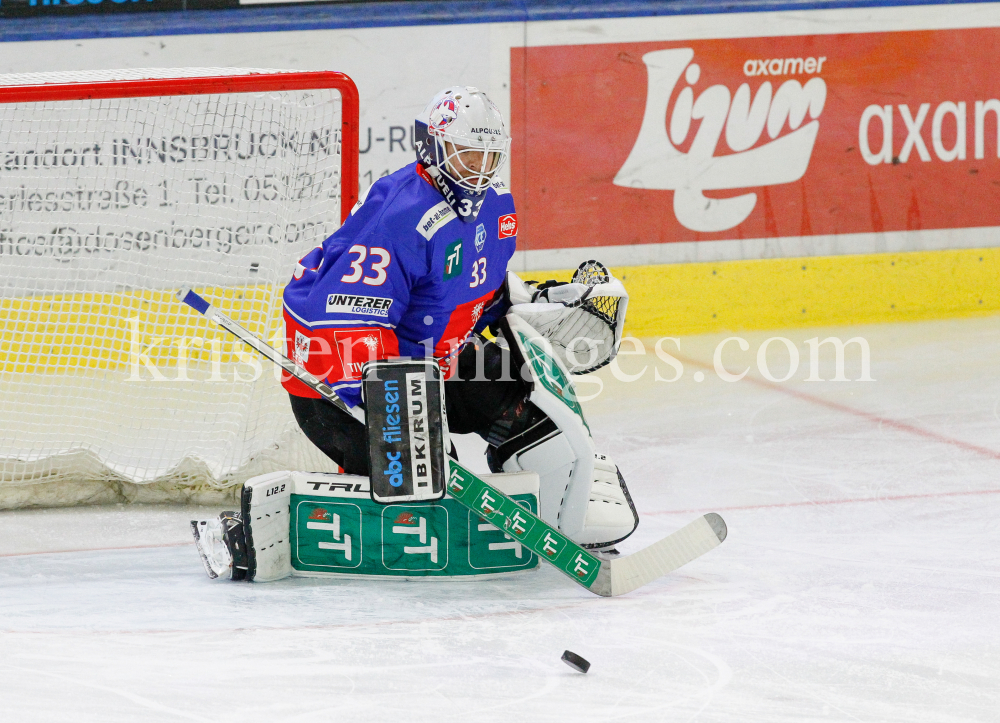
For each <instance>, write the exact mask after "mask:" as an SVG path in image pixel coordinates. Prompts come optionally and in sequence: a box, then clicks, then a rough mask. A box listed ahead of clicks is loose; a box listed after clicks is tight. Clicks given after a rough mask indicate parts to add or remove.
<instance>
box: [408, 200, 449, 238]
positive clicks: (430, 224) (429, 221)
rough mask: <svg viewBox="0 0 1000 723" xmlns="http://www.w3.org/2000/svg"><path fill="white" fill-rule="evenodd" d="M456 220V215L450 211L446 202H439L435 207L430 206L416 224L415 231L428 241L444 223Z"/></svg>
mask: <svg viewBox="0 0 1000 723" xmlns="http://www.w3.org/2000/svg"><path fill="white" fill-rule="evenodd" d="M456 218H458V214H456V213H455V212H454V211H452V210H451V206H449V205H448V202H447V201H441V203H439V204H437V205H436V206H432V207H431V208H429V209H428V210H427V213H425V214H424V215H423V217H422V218H421V219H420V222H419V223H418V224H417V231H418V232H419V233H420V235H421V236H423V237H424V238H425V239H427V240H428V241H430V240H431V239H432V238H433V237H434V234H436V233H437V232H438V231H439V230H440V229H441V228H442V227H443V226H444V225H445V224H446V223H448V222H449V221H451V220H453V219H456Z"/></svg>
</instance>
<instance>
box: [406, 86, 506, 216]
mask: <svg viewBox="0 0 1000 723" xmlns="http://www.w3.org/2000/svg"><path fill="white" fill-rule="evenodd" d="M415 135H416V140H417V157H418V159H419V160H420V162H421V164H423V166H424V167H425V168H427V169H428V170H429V171H430V172H431V173H432V174H433V173H434V171H435V170H436V171H437V172H438V173H440V174H441V175H442V176H444V179H445V180H446V181H447V182H448V185H449V186H451V187H452V189H453V190H454V191H455V192H456V193H458V194H459V195H460V196H473V197H476V196H480V195H482V194H484V193H485V192H486V190H487V189H488V188H489V185H490V183H491V182H492V181H493V177H494V176H495V175H496V174H497V171H499V170H500V169H501V168H502V167H503V164H504V163H505V162H506V161H507V156H508V155H509V153H510V135H509V134H508V133H507V129H506V128H505V127H504V123H503V116H502V115H501V114H500V111H499V109H498V108H497V107H496V106H495V105H493V102H492V101H491V100H490V99H489V98H488V97H487V96H486V93H484V92H483V91H481V90H479V89H478V88H473V87H471V86H462V85H455V86H452V87H450V88H446V89H444V90H443V91H441V92H440V93H438V94H437V95H436V96H434V99H433V100H431V102H430V104H429V105H428V106H427V107H426V108H425V109H424V111H423V112H422V113H421V114H420V115H418V116H417V118H416V133H415Z"/></svg>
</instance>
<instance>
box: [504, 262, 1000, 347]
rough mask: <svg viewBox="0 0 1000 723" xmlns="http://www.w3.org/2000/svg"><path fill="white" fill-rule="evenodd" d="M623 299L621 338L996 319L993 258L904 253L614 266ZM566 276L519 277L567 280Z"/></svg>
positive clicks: (999, 290) (998, 303)
mask: <svg viewBox="0 0 1000 723" xmlns="http://www.w3.org/2000/svg"><path fill="white" fill-rule="evenodd" d="M611 271H612V273H614V274H615V276H617V277H618V278H620V279H621V280H622V282H623V283H624V284H625V288H626V289H627V290H628V293H629V304H628V319H627V321H626V324H625V333H626V334H628V335H631V336H636V337H656V336H685V335H690V334H706V333H710V332H717V331H724V330H729V331H751V330H764V329H786V328H790V327H802V326H834V325H843V324H873V323H881V322H893V321H918V320H922V319H943V318H958V317H969V316H989V315H992V314H996V313H998V312H1000V283H998V282H1000V249H996V248H987V249H962V250H947V251H911V252H906V253H880V254H863V255H849V256H810V257H806V258H784V259H759V260H752V261H722V262H714V263H694V264H662V265H656V266H624V267H612V269H611ZM571 273H572V272H571V271H555V272H550V271H527V272H524V273H523V274H521V276H522V277H523V278H531V279H558V280H568V279H569V277H570V275H571Z"/></svg>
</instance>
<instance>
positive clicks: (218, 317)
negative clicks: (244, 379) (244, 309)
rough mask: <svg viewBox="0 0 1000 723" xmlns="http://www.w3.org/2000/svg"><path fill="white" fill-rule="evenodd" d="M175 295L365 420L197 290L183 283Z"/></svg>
mask: <svg viewBox="0 0 1000 723" xmlns="http://www.w3.org/2000/svg"><path fill="white" fill-rule="evenodd" d="M177 299H178V300H180V301H182V302H184V303H185V304H187V305H188V306H190V307H191V308H192V309H194V310H195V311H197V312H198V313H199V314H201V315H202V316H204V317H205V318H206V319H208V320H209V321H212V322H215V323H216V324H218V325H219V326H221V327H222V328H223V329H225V330H226V331H228V332H229V333H230V334H232V335H233V336H235V337H236V338H237V339H239V340H240V341H242V342H243V343H244V344H246V345H247V346H249V347H250V348H251V349H253V350H254V351H256V352H258V353H259V354H261V355H262V356H264V357H265V358H267V359H270V360H271V361H272V362H274V363H275V364H277V365H278V366H279V367H281V368H282V369H284V370H285V371H286V372H288V373H289V374H291V375H292V376H293V377H295V378H296V379H298V380H299V381H301V382H302V383H303V384H305V385H306V386H307V387H309V388H310V389H314V390H315V391H316V392H318V393H319V394H320V396H322V397H323V398H324V399H326V400H328V401H330V402H332V403H333V404H334V405H336V406H337V407H338V408H339V409H341V410H342V411H345V412H347V413H348V414H350V415H351V416H352V417H354V418H355V419H357V420H358V421H359V422H361V423H362V424H364V423H365V413H364V412H363V411H362V410H361V409H360V408H358V407H353V408H352V407H348V406H347V405H346V404H344V401H343V400H342V399H341V398H340V397H338V396H337V393H336V392H335V391H333V389H331V388H330V387H329V386H328V385H327V384H325V383H324V382H323V380H322V379H320V378H318V377H316V376H313V375H312V374H310V373H309V372H307V371H306V370H305V369H303V368H302V367H300V366H299V365H298V364H296V363H295V362H293V361H292V360H291V359H289V358H288V357H287V356H285V355H284V354H282V353H281V352H280V351H278V350H277V349H275V348H274V347H273V346H271V345H270V344H268V343H267V342H266V341H264V340H263V339H261V338H260V337H258V336H257V335H256V334H254V333H253V332H251V331H250V330H249V329H245V328H243V327H242V326H240V325H239V324H237V323H236V322H235V321H233V320H232V319H230V318H229V317H228V316H226V315H225V314H223V313H222V312H221V311H219V310H218V309H216V308H215V307H214V306H212V305H211V304H209V303H208V302H207V301H205V299H203V298H202V297H201V296H199V295H198V294H197V293H195V292H194V291H192V290H191V289H190V288H189V287H187V286H185V287H183V288H181V289H180V291H178V292H177Z"/></svg>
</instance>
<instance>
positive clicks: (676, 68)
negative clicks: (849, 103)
mask: <svg viewBox="0 0 1000 723" xmlns="http://www.w3.org/2000/svg"><path fill="white" fill-rule="evenodd" d="M693 59H694V50H692V49H691V48H671V49H667V50H656V51H653V52H650V53H646V54H645V55H643V56H642V61H643V63H645V65H646V70H647V73H648V87H647V96H646V110H645V114H644V116H643V120H642V126H641V129H640V131H639V135H638V137H637V138H636V141H635V145H634V146H633V147H632V151H631V153H630V154H629V156H628V159H627V160H626V161H625V163H624V165H623V166H622V167H621V169H620V170H619V171H618V173H617V175H616V176H615V178H614V183H615V185H617V186H626V187H630V188H643V189H650V190H663V191H668V190H669V191H673V192H674V214H675V215H676V217H677V220H678V221H679V222H680V223H681V225H682V226H684V227H686V228H688V229H691V230H692V231H701V232H710V231H725V230H727V229H731V228H734V227H735V226H738V225H739V224H741V223H742V222H743V221H744V220H746V218H747V217H748V216H749V215H750V213H751V212H752V211H753V209H754V207H755V206H756V205H757V194H756V193H746V194H742V195H739V196H734V197H732V198H708V197H706V196H705V195H704V194H703V191H721V190H730V189H739V188H754V187H760V186H771V185H776V184H784V183H792V182H793V181H797V180H799V179H800V178H802V176H803V175H804V174H805V172H806V168H807V167H808V165H809V159H810V157H811V156H812V151H813V146H814V145H815V143H816V135H817V133H818V132H819V121H818V120H817V119H818V118H819V116H820V114H821V113H822V112H823V106H824V104H825V102H826V83H825V82H824V81H823V79H822V78H820V77H812V78H810V79H809V80H807V81H806V82H805V84H804V85H803V84H802V83H800V82H799V81H798V80H796V79H789V80H785V81H784V82H782V83H781V85H780V86H778V89H777V90H774V86H772V84H771V82H770V81H764V82H763V83H761V84H760V86H759V87H758V88H757V89H756V93H755V94H751V89H750V85H749V84H748V83H743V84H742V85H740V87H739V88H738V89H737V90H736V92H735V93H731V92H730V89H729V88H728V87H726V86H725V85H718V84H716V85H710V86H708V87H707V88H705V89H704V90H702V91H701V92H700V93H699V95H698V97H697V98H695V96H694V88H693V86H694V85H696V84H697V83H698V81H699V80H700V79H701V68H700V67H699V66H698V65H697V64H696V63H692V62H691V61H692V60H693ZM810 60H811V61H812V63H809V62H808V61H810ZM823 60H826V58H823ZM788 61H791V62H790V63H789V62H788ZM810 65H811V66H812V68H813V70H811V71H807V70H806V68H807V67H809V66H810ZM819 67H821V65H818V64H817V60H816V59H815V58H808V59H803V58H788V59H781V60H768V61H759V62H758V61H756V60H755V61H754V62H752V63H751V62H750V61H747V63H745V64H744V74H745V75H748V76H751V75H752V76H754V77H756V76H758V75H769V76H771V75H784V74H786V73H793V74H799V73H807V72H819V70H818V68H819ZM681 77H683V78H684V80H685V82H686V84H687V85H686V87H684V88H683V89H682V90H681V91H680V93H679V94H678V95H677V99H676V101H675V102H674V106H673V109H672V111H671V112H670V113H669V114H668V110H670V109H669V108H668V105H669V103H670V99H671V97H672V96H673V94H674V90H675V88H676V86H677V84H678V82H679V81H680V80H681ZM776 82H777V81H776ZM751 96H752V97H751ZM807 117H808V122H806V120H807ZM665 118H667V119H669V123H665V122H664V119H665ZM692 120H700V124H699V125H698V130H697V132H696V133H695V136H694V139H693V141H692V142H691V144H690V147H689V149H688V150H687V152H682V151H680V150H679V147H680V146H683V145H684V144H685V143H686V141H687V140H688V134H689V133H690V130H691V125H692ZM803 123H805V125H803ZM668 125H669V131H668ZM786 127H787V128H789V130H790V132H788V133H785V134H784V135H782V131H783V130H784V129H785V128H786ZM765 128H766V130H767V135H768V137H769V138H770V139H771V140H769V141H767V142H766V143H764V144H762V145H757V143H758V141H759V140H760V138H761V136H762V134H763V133H764V130H765ZM723 134H724V135H725V142H726V144H727V145H728V146H729V149H730V150H731V151H733V152H732V153H730V154H727V155H716V149H717V146H718V145H719V142H720V140H721V138H722V136H723ZM755 146H756V147H755Z"/></svg>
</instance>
